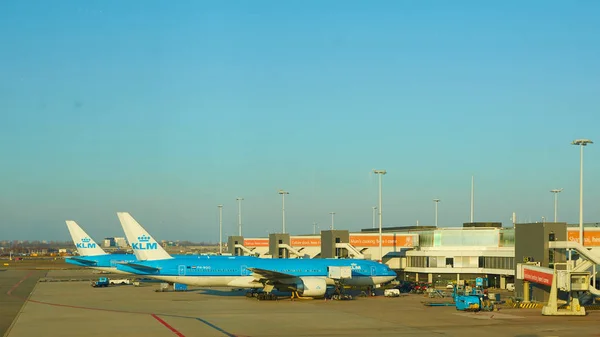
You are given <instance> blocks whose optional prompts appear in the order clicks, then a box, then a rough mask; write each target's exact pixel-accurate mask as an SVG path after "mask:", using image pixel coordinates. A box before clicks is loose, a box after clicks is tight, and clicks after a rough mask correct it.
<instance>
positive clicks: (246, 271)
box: [240, 266, 250, 276]
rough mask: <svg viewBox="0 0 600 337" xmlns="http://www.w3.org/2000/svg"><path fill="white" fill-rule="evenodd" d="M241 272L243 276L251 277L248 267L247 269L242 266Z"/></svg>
mask: <svg viewBox="0 0 600 337" xmlns="http://www.w3.org/2000/svg"><path fill="white" fill-rule="evenodd" d="M240 271H241V274H242V276H248V275H250V271H249V270H248V267H246V266H242V267H241V268H240Z"/></svg>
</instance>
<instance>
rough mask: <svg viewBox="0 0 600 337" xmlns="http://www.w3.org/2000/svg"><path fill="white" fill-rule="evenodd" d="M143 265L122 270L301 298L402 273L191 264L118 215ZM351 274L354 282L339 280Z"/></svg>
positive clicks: (273, 263)
mask: <svg viewBox="0 0 600 337" xmlns="http://www.w3.org/2000/svg"><path fill="white" fill-rule="evenodd" d="M118 216H119V220H120V222H121V225H122V226H123V230H124V232H125V235H126V236H127V240H128V241H129V242H131V246H132V247H133V251H134V254H135V256H136V258H137V259H138V261H137V262H129V263H122V264H118V265H117V269H118V270H121V271H124V272H128V273H134V274H139V275H144V276H147V277H151V278H155V279H159V280H163V281H167V282H172V283H181V284H187V285H193V286H205V287H234V288H251V289H263V290H264V291H265V292H267V293H270V292H271V291H272V290H273V289H278V290H280V291H291V292H293V293H295V294H296V295H297V296H298V297H299V296H307V297H323V296H325V294H326V291H327V287H328V286H336V285H338V286H339V284H340V283H343V285H348V286H376V285H379V284H384V283H387V282H390V281H392V280H393V279H395V278H396V276H397V275H396V272H394V271H393V270H392V269H390V268H389V267H388V266H387V265H385V264H381V263H379V262H375V261H370V260H358V259H260V258H256V259H236V258H235V257H223V258H220V259H201V260H186V259H182V258H178V257H172V256H170V255H169V254H168V253H167V252H166V251H165V250H164V249H163V248H162V247H161V246H160V245H158V244H157V243H156V241H155V240H154V238H152V236H150V234H148V232H146V230H145V229H144V228H142V226H140V224H139V223H137V221H136V220H135V219H134V218H133V217H132V216H131V215H130V214H129V213H125V212H121V213H118ZM339 268H345V270H346V271H347V272H348V273H347V274H349V277H345V278H344V279H336V278H335V276H333V274H336V273H334V271H337V270H339Z"/></svg>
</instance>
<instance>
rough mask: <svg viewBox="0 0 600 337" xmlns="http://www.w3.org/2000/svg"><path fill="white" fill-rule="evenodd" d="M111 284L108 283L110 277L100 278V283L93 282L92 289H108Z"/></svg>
mask: <svg viewBox="0 0 600 337" xmlns="http://www.w3.org/2000/svg"><path fill="white" fill-rule="evenodd" d="M109 284H110V283H109V281H108V277H100V278H98V281H94V282H92V287H94V288H101V287H108V286H109Z"/></svg>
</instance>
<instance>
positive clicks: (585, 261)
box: [548, 241, 600, 296]
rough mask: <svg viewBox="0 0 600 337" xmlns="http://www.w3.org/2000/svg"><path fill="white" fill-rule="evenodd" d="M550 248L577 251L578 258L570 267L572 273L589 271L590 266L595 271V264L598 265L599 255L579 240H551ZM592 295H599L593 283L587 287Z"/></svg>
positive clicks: (599, 261)
mask: <svg viewBox="0 0 600 337" xmlns="http://www.w3.org/2000/svg"><path fill="white" fill-rule="evenodd" d="M548 248H550V249H566V250H571V251H575V252H577V254H579V256H580V259H579V260H577V262H575V263H574V264H575V266H573V268H572V269H571V271H572V272H573V273H582V272H587V271H589V269H590V268H592V269H593V270H594V271H593V273H595V266H596V265H600V256H599V255H598V254H596V253H595V252H592V251H591V250H590V249H589V248H586V247H584V246H583V245H582V244H580V243H579V242H574V241H552V242H549V243H548ZM586 290H587V291H589V292H590V293H591V294H592V295H594V296H600V290H598V289H596V287H595V285H593V286H590V287H589V288H588V289H586Z"/></svg>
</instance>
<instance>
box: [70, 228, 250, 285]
mask: <svg viewBox="0 0 600 337" xmlns="http://www.w3.org/2000/svg"><path fill="white" fill-rule="evenodd" d="M66 223H67V228H68V229H69V233H71V238H72V239H73V243H74V244H75V247H76V248H77V253H78V254H79V256H73V257H68V258H66V259H65V262H67V263H70V264H74V265H77V266H80V267H88V268H92V269H96V270H101V271H106V272H112V273H116V274H132V273H129V272H126V271H122V270H118V269H117V265H118V264H119V263H130V262H136V261H138V260H137V258H136V256H135V255H134V254H108V253H107V252H106V251H104V249H102V248H100V246H99V245H98V244H97V243H96V241H94V239H92V238H91V237H90V236H89V235H88V234H87V233H86V232H85V231H84V230H83V229H82V228H81V227H80V226H79V225H78V224H77V223H76V222H75V221H73V220H67V221H66ZM157 246H158V244H157ZM175 256H176V257H177V258H181V259H186V260H190V261H193V260H198V259H210V258H225V256H219V255H175ZM236 258H238V259H239V258H244V259H253V258H256V257H253V256H238V257H236Z"/></svg>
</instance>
